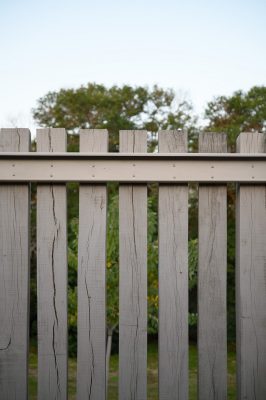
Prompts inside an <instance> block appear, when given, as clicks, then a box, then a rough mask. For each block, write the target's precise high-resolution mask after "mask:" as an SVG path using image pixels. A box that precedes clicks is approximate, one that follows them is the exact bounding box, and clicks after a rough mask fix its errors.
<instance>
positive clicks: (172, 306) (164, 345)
mask: <svg viewBox="0 0 266 400" xmlns="http://www.w3.org/2000/svg"><path fill="white" fill-rule="evenodd" d="M159 151H160V152H162V153H178V152H179V153H180V152H181V153H185V152H187V133H185V132H179V131H160V132H159ZM172 171H173V175H174V174H175V171H176V166H175V163H173V168H172ZM158 217H159V398H160V400H173V399H179V400H186V399H188V185H187V184H183V185H182V184H181V185H180V184H174V185H173V184H172V185H167V184H166V185H165V184H160V185H159V216H158Z"/></svg>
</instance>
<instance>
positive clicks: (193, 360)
mask: <svg viewBox="0 0 266 400" xmlns="http://www.w3.org/2000/svg"><path fill="white" fill-rule="evenodd" d="M235 366H236V362H235V351H234V348H233V347H232V346H229V352H228V399H230V400H233V399H235V398H236V390H235V386H236V382H235V381H236V379H235ZM157 367H158V354H157V344H156V343H151V344H149V346H148V400H156V399H158V394H157V391H158V372H157ZM29 372H30V377H29V391H30V399H31V400H33V399H34V400H35V399H37V355H36V350H35V349H32V351H31V353H30V371H29ZM75 392H76V360H75V359H70V360H69V379H68V393H69V400H74V399H75ZM196 398H197V349H196V346H195V345H190V348H189V399H190V400H196ZM116 399H118V355H113V356H112V357H111V360H110V374H109V395H108V400H116Z"/></svg>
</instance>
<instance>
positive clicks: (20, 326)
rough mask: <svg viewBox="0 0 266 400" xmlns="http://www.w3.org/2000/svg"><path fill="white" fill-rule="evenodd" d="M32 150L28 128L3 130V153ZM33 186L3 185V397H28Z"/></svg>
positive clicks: (0, 324)
mask: <svg viewBox="0 0 266 400" xmlns="http://www.w3.org/2000/svg"><path fill="white" fill-rule="evenodd" d="M29 149H30V132H29V130H28V129H1V131H0V152H6V151H23V152H27V151H29ZM29 204H30V193H29V185H25V184H24V185H21V184H20V185H2V184H1V185H0V398H1V399H5V400H15V399H17V400H26V399H27V398H28V336H29V329H28V322H29Z"/></svg>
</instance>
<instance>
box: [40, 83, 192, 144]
mask: <svg viewBox="0 0 266 400" xmlns="http://www.w3.org/2000/svg"><path fill="white" fill-rule="evenodd" d="M33 117H34V119H35V121H36V122H37V123H38V124H39V125H40V126H44V127H50V126H52V127H55V128H56V127H64V128H66V129H67V131H68V132H69V133H75V132H77V131H78V130H79V129H80V128H91V129H96V128H98V129H99V128H100V129H102V128H106V129H108V131H109V134H110V148H111V150H115V149H116V146H117V145H118V132H119V130H120V129H145V130H147V131H148V132H150V133H155V132H157V131H158V130H160V129H179V128H180V129H187V130H188V132H189V133H190V134H191V133H192V132H194V126H195V117H194V116H193V112H192V105H191V104H190V103H189V102H188V101H186V100H182V101H178V99H177V98H176V96H175V93H174V91H173V90H172V89H162V88H160V87H158V86H153V87H152V88H151V89H150V88H148V87H145V86H136V87H132V86H128V85H124V86H121V87H119V86H112V87H110V88H107V87H106V86H104V85H99V84H96V83H89V84H87V85H86V86H81V87H79V88H77V89H61V90H59V91H58V92H49V93H47V94H46V95H45V96H43V97H42V98H40V99H39V100H38V103H37V107H36V108H35V109H34V110H33Z"/></svg>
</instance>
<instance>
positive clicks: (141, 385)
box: [119, 131, 147, 400]
mask: <svg viewBox="0 0 266 400" xmlns="http://www.w3.org/2000/svg"><path fill="white" fill-rule="evenodd" d="M146 151H147V133H146V131H121V132H120V152H125V153H127V152H137V153H140V152H143V153H145V152H146ZM119 288H120V290H119V398H120V399H121V400H131V399H141V400H145V399H146V398H147V186H146V185H126V184H125V185H124V184H123V185H120V186H119Z"/></svg>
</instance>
